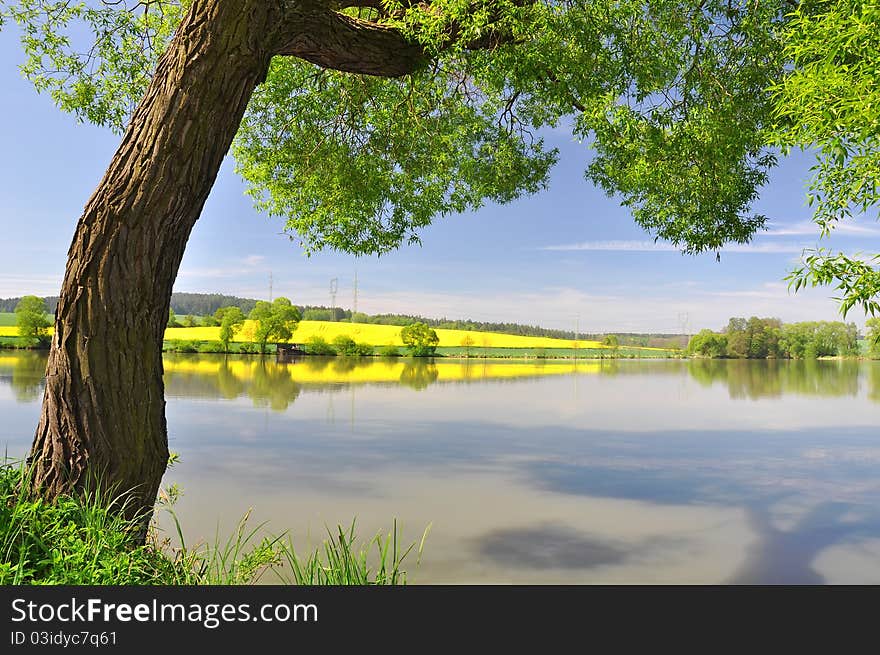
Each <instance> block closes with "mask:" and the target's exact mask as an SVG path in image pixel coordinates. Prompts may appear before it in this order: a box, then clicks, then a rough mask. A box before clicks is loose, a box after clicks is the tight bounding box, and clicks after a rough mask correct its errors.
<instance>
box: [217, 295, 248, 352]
mask: <svg viewBox="0 0 880 655" xmlns="http://www.w3.org/2000/svg"><path fill="white" fill-rule="evenodd" d="M214 320H216V321H218V322H219V323H220V343H221V344H223V352H229V342H230V341H232V339H233V337H234V336H235V333H236V332H238V331H239V330H240V329H241V327H242V325H244V314H243V313H242V311H241V309H239V308H238V307H235V306H230V307H221V308H220V309H218V310H217V311H216V313H215V314H214Z"/></svg>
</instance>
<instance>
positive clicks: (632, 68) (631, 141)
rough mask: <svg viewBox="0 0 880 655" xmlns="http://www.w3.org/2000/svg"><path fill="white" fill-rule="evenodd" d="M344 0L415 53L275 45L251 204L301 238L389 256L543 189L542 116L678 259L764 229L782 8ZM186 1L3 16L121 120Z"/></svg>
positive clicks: (27, 3)
mask: <svg viewBox="0 0 880 655" xmlns="http://www.w3.org/2000/svg"><path fill="white" fill-rule="evenodd" d="M351 1H352V4H353V5H355V7H354V8H352V7H349V8H346V5H347V2H344V1H343V2H341V3H330V2H328V3H327V6H326V8H325V9H327V11H330V8H331V7H332V8H339V9H338V11H334V12H333V14H334V16H335V17H336V18H337V19H340V20H341V19H344V20H350V21H355V22H356V24H357V25H358V26H361V27H363V26H368V27H370V28H373V29H378V28H381V30H383V31H384V32H395V33H397V34H399V35H400V36H401V37H402V39H403V40H402V41H401V42H400V43H398V45H401V44H411V46H412V48H415V49H416V50H417V51H418V53H417V55H413V56H412V57H411V59H412V62H411V63H410V64H407V66H403V64H401V66H403V67H402V68H400V70H398V69H393V70H392V69H389V70H388V71H379V72H380V74H385V75H386V76H384V77H380V76H370V75H363V74H353V73H351V72H340V71H337V70H331V69H330V68H327V67H322V66H321V63H320V62H317V63H316V62H314V61H309V60H307V59H304V58H302V57H276V58H275V59H274V60H273V62H272V65H271V68H270V71H269V74H268V77H267V79H266V80H265V82H264V84H263V85H262V86H261V87H260V88H259V89H258V90H257V92H256V94H255V95H254V97H253V98H252V100H251V103H250V107H249V109H248V112H247V115H246V116H245V118H244V121H243V122H242V125H241V128H240V130H239V133H238V136H237V137H236V141H235V143H234V145H233V154H234V156H235V158H236V160H237V163H238V167H237V170H238V171H239V173H240V174H241V175H242V176H243V177H244V179H245V180H246V181H247V182H248V185H249V191H248V192H249V193H250V195H251V196H252V197H253V198H254V201H255V203H256V205H257V206H258V207H260V208H261V209H264V210H266V211H268V212H269V213H271V214H273V215H278V216H281V217H283V218H284V219H285V221H286V227H287V229H288V230H289V231H290V232H291V233H292V238H295V239H296V240H298V241H299V242H300V243H301V244H302V245H303V247H304V248H305V249H306V250H307V251H313V250H317V249H321V248H334V249H340V250H345V251H348V252H353V253H359V254H364V253H383V252H387V251H388V250H390V249H393V248H395V247H397V246H398V245H400V244H401V243H404V242H412V241H417V240H418V239H419V232H420V230H421V229H422V228H424V227H425V226H426V225H428V224H429V223H430V222H431V220H432V219H433V218H434V217H436V216H438V215H444V214H448V213H451V212H458V211H462V210H465V209H469V208H475V207H479V206H480V205H482V204H483V203H484V202H486V201H487V200H492V201H496V202H507V201H510V200H513V199H515V198H517V197H519V196H521V195H523V194H527V193H534V192H536V191H538V190H540V189H541V188H543V187H544V186H545V185H546V183H547V179H548V171H549V168H550V167H551V166H552V164H553V163H554V162H555V161H556V157H557V153H556V151H555V150H554V149H552V148H548V147H546V145H545V143H544V141H543V140H542V139H541V137H540V135H539V130H540V128H542V127H557V128H566V129H569V130H570V131H571V133H572V135H573V136H574V137H575V138H576V139H578V140H584V141H587V142H588V143H589V144H590V145H591V146H592V147H593V148H594V149H595V152H596V155H595V157H594V158H593V159H592V161H591V163H590V165H589V167H588V169H587V170H586V171H585V175H586V177H587V178H588V179H590V180H592V181H593V182H595V183H596V184H598V185H599V186H601V187H602V188H603V189H605V190H606V191H607V192H608V193H610V194H616V195H618V196H619V197H620V198H621V200H622V202H623V203H624V204H625V205H627V206H628V207H629V208H630V209H631V211H632V213H633V216H634V218H635V219H636V221H637V222H638V223H639V224H640V225H642V226H643V227H644V228H645V229H646V230H648V231H649V232H650V233H651V234H652V235H654V236H655V237H657V238H662V239H666V240H669V241H671V242H672V243H674V244H676V245H678V246H680V247H681V248H682V249H683V250H684V251H686V252H690V253H698V252H703V251H707V250H710V251H711V250H717V249H718V248H721V247H722V246H723V245H724V244H725V243H728V242H746V241H749V240H750V239H751V237H752V236H753V234H754V233H755V231H756V230H758V229H760V228H761V227H762V226H763V225H764V223H765V220H766V217H764V216H761V215H756V214H754V213H752V211H751V204H752V203H753V201H754V200H755V199H756V197H757V195H758V189H759V187H760V186H761V185H762V184H763V183H764V182H766V180H767V174H768V170H769V168H770V167H771V166H773V165H774V163H775V161H776V157H775V154H774V151H773V149H772V147H770V146H769V145H768V143H767V137H766V134H765V127H766V125H767V122H768V120H769V119H770V117H771V113H772V105H771V98H770V95H769V94H768V93H767V89H768V87H769V86H770V85H771V84H772V83H774V82H775V81H778V80H779V79H780V77H781V75H782V71H783V66H784V58H783V53H782V48H781V45H780V41H779V39H778V37H777V30H778V29H779V28H780V26H782V25H784V23H785V13H786V11H787V7H788V6H789V5H788V3H785V2H783V1H782V0H773V1H770V2H762V3H746V2H728V1H727V0H707V1H706V2H701V3H698V4H695V3H692V2H685V1H683V0H652V1H651V2H646V1H644V0H643V1H633V0H628V1H624V2H619V1H614V2H611V1H610V0H605V1H600V2H595V1H592V0H590V1H587V0H568V1H565V2H552V3H549V2H521V1H516V0H494V1H492V2H489V3H483V4H480V5H479V6H477V5H474V4H471V3H461V2H457V0H432V2H430V3H419V4H410V3H406V2H398V1H397V0H386V1H384V2H380V3H377V2H370V3H364V2H358V1H357V0H351ZM361 4H364V5H366V4H368V5H370V7H369V8H366V9H364V8H362V7H357V5H361ZM186 5H187V3H186V2H184V3H183V6H182V5H181V4H180V3H178V2H176V1H174V0H156V1H155V2H149V3H131V4H130V5H122V4H119V3H115V2H114V3H110V2H100V1H98V0H87V1H86V2H83V3H79V4H71V3H68V2H66V1H65V0H18V2H17V3H15V4H11V5H8V6H7V9H6V14H7V15H8V16H10V17H12V18H14V19H15V20H16V21H17V22H18V23H19V24H20V25H21V27H22V30H23V44H24V48H25V53H26V55H27V59H26V62H25V64H24V66H23V71H24V73H25V75H26V76H27V77H28V78H29V79H31V80H32V81H33V82H34V84H35V85H36V87H37V88H38V89H39V90H41V91H45V92H48V93H50V94H51V95H52V97H53V99H54V100H55V102H56V103H57V104H58V105H59V106H60V107H61V108H62V109H64V110H66V111H69V112H72V113H74V114H75V115H76V116H77V117H78V118H80V119H81V120H88V121H91V122H95V123H98V124H102V125H107V126H110V127H112V128H114V129H117V130H120V129H122V127H123V126H124V124H125V122H126V120H127V117H128V116H129V115H130V113H131V110H132V107H133V106H134V105H135V104H136V102H137V101H138V100H139V99H140V97H141V95H142V94H143V91H144V89H145V88H146V84H147V83H148V81H149V79H150V75H151V74H152V71H153V70H154V68H155V63H156V61H157V59H158V57H159V56H160V55H161V53H162V52H163V51H164V49H165V48H166V47H167V45H168V43H169V39H170V37H171V35H172V33H173V30H174V29H175V27H176V25H177V23H178V22H179V20H180V18H181V15H182V9H184V8H185V6H186ZM133 8H136V9H137V11H134V10H133ZM353 16H357V17H358V18H349V17H353ZM84 32H86V33H90V34H91V36H92V40H93V42H94V46H93V47H91V48H81V47H79V46H81V45H82V43H81V42H82V41H83V33H84ZM50 36H51V38H50ZM403 50H404V49H399V51H400V52H403ZM401 56H402V55H401ZM388 58H389V59H391V58H393V57H392V56H391V55H390V54H389V56H388ZM389 75H390V76H389Z"/></svg>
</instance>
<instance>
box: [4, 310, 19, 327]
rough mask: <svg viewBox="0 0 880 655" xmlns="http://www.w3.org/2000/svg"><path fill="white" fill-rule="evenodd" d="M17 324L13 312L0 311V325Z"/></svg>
mask: <svg viewBox="0 0 880 655" xmlns="http://www.w3.org/2000/svg"><path fill="white" fill-rule="evenodd" d="M9 325H18V320H17V317H16V315H15V312H0V326H9Z"/></svg>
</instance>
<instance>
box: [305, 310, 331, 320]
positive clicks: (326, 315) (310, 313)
mask: <svg viewBox="0 0 880 655" xmlns="http://www.w3.org/2000/svg"><path fill="white" fill-rule="evenodd" d="M303 320H304V321H338V320H339V316H338V315H337V313H336V312H334V311H333V310H332V309H324V308H311V309H306V310H303Z"/></svg>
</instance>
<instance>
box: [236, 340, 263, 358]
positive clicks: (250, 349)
mask: <svg viewBox="0 0 880 655" xmlns="http://www.w3.org/2000/svg"><path fill="white" fill-rule="evenodd" d="M238 352H239V353H241V354H242V355H253V354H256V353H258V352H260V349H259V347H258V346H257V344H255V343H251V342H250V341H246V342H244V343H240V344H238Z"/></svg>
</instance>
